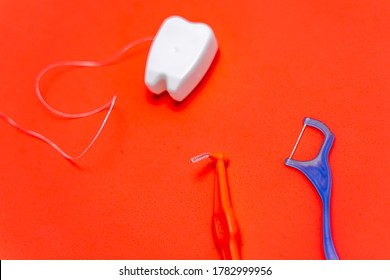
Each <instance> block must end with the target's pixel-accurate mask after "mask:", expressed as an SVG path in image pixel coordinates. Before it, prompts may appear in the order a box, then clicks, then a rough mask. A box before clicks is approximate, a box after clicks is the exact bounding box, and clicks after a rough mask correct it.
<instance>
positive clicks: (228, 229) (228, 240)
mask: <svg viewBox="0 0 390 280" xmlns="http://www.w3.org/2000/svg"><path fill="white" fill-rule="evenodd" d="M206 158H209V159H211V160H212V161H213V162H214V163H215V168H216V177H215V186H214V212H213V224H212V230H213V237H214V241H215V243H216V245H217V246H218V249H219V250H220V252H221V255H222V257H223V259H225V260H239V259H240V249H239V247H240V243H241V242H240V240H241V239H240V233H239V229H238V223H237V220H236V217H235V214H234V212H233V207H232V204H231V201H230V195H229V187H228V182H227V176H226V167H227V163H228V159H227V158H226V157H225V156H224V154H223V153H212V154H210V153H204V154H201V155H198V156H196V157H193V158H192V159H191V162H193V163H195V162H198V161H200V160H203V159H206Z"/></svg>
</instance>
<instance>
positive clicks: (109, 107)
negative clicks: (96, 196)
mask: <svg viewBox="0 0 390 280" xmlns="http://www.w3.org/2000/svg"><path fill="white" fill-rule="evenodd" d="M152 40H153V37H144V38H141V39H138V40H135V41H133V42H131V43H129V44H127V45H126V46H125V47H123V48H122V49H121V50H120V51H118V52H117V53H116V54H115V55H114V56H113V57H112V58H111V59H108V60H106V61H102V62H95V61H63V62H58V63H53V64H50V65H48V66H47V67H46V68H44V69H43V70H42V71H41V72H39V74H38V76H37V79H36V82H35V93H36V95H37V97H38V99H39V101H40V102H41V103H42V105H43V106H44V107H45V108H46V109H47V110H48V111H49V112H51V113H53V114H54V115H56V116H58V117H62V118H66V119H78V118H85V117H88V116H92V115H94V114H97V113H99V112H102V111H105V110H107V113H106V116H105V117H104V120H103V122H102V124H101V125H100V127H99V130H98V131H97V132H96V134H95V136H94V137H93V139H92V141H91V142H90V143H89V144H88V146H87V147H86V148H85V149H84V150H83V151H82V152H81V153H80V154H79V155H77V156H70V155H69V154H67V153H66V152H65V151H64V150H62V149H61V148H60V147H58V145H56V144H55V143H54V142H53V141H52V140H50V139H48V138H47V137H45V136H43V135H42V134H40V133H38V132H35V131H32V130H29V129H26V128H23V127H21V126H20V125H18V124H17V123H16V122H15V121H14V120H13V119H11V118H10V117H8V116H7V115H5V114H4V113H2V112H0V118H2V119H3V120H5V121H6V122H7V123H8V124H10V125H12V126H13V127H14V128H16V129H18V130H19V131H21V132H23V133H24V134H27V135H29V136H32V137H35V138H37V139H39V140H41V141H43V142H45V143H46V144H48V145H49V146H51V147H52V148H53V149H54V150H56V151H57V152H58V153H59V154H60V155H61V156H63V157H64V158H66V159H68V160H71V161H72V160H76V159H79V158H81V157H82V156H83V155H84V154H85V153H86V152H87V151H88V150H89V149H90V148H91V146H92V145H93V144H94V143H95V141H96V139H97V138H98V137H99V135H100V133H101V131H102V129H103V127H104V126H105V124H106V122H107V119H108V117H109V116H110V114H111V111H112V109H113V107H114V104H115V101H116V95H115V96H113V97H112V99H111V100H110V101H109V102H107V103H106V104H104V105H102V106H100V107H98V108H96V109H94V110H91V111H87V112H83V113H74V114H73V113H72V114H70V113H65V112H61V111H59V110H57V109H55V108H53V107H52V106H50V105H49V103H47V102H46V100H45V99H44V98H43V96H42V93H41V89H40V84H41V80H42V78H43V76H44V75H45V74H46V73H48V72H49V71H51V70H53V69H55V68H58V67H64V66H68V67H103V66H108V65H111V64H114V63H116V62H117V61H118V60H119V59H120V58H121V56H122V55H124V54H125V53H126V52H127V51H129V50H130V49H131V48H133V47H135V46H136V45H139V44H141V43H145V42H149V41H152Z"/></svg>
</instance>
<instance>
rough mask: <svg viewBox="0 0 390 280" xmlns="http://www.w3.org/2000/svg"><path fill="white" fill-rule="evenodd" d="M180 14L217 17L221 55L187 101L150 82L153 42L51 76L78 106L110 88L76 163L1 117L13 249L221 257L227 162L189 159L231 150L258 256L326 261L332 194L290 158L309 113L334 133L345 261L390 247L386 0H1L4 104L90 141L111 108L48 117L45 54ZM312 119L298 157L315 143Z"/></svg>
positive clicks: (335, 217) (4, 196)
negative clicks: (216, 208)
mask: <svg viewBox="0 0 390 280" xmlns="http://www.w3.org/2000/svg"><path fill="white" fill-rule="evenodd" d="M171 15H180V16H183V17H185V18H187V19H188V20H190V21H196V22H205V23H207V24H209V25H210V26H211V27H212V28H213V30H214V32H215V35H216V37H217V40H218V42H219V52H218V55H217V57H216V59H215V61H214V63H213V65H212V67H211V69H210V71H209V72H208V74H207V76H206V77H205V79H204V80H203V81H202V83H201V84H200V85H199V86H198V87H197V88H196V90H195V91H194V92H193V93H192V94H191V95H190V97H189V98H187V99H186V100H185V101H184V102H182V103H176V102H174V101H172V100H171V99H170V98H169V96H168V95H167V94H165V95H163V96H160V97H155V96H153V94H152V93H151V92H149V91H148V90H147V89H146V86H145V85H144V82H143V77H144V71H145V62H146V59H147V54H148V50H149V47H150V43H147V44H143V45H140V46H138V47H136V48H135V49H133V50H131V51H130V52H129V53H128V54H127V55H126V59H124V60H121V62H120V63H118V64H116V65H113V66H110V67H104V68H95V69H80V68H79V69H67V70H61V71H54V72H51V73H49V74H48V75H47V76H45V79H44V81H43V84H42V87H43V92H44V95H45V96H46V98H47V100H48V102H49V103H50V104H52V105H53V106H54V107H56V108H57V109H60V110H62V111H67V112H81V111H86V110H89V109H93V108H96V107H97V106H99V105H101V104H103V103H104V102H106V101H108V100H109V99H110V98H111V97H112V96H113V95H114V94H116V95H118V100H117V103H116V105H115V108H114V110H113V112H112V115H111V117H110V118H109V120H108V123H107V125H106V127H105V128H104V130H103V132H102V134H101V136H100V137H99V139H98V141H97V142H96V144H95V145H94V146H93V147H92V149H91V150H90V151H89V152H88V153H87V154H86V155H85V156H84V157H83V158H82V159H80V160H77V161H76V162H75V164H71V163H70V162H69V161H67V160H65V159H63V158H62V157H61V156H60V155H59V154H57V153H56V152H55V151H54V150H53V149H51V148H50V147H49V146H47V145H46V144H44V143H42V142H40V141H38V140H36V139H34V138H31V137H28V136H26V135H23V134H22V133H20V132H18V131H17V130H15V129H13V128H12V127H11V126H9V125H7V124H6V123H5V122H0V135H1V137H0V147H1V156H0V170H1V171H0V182H1V184H0V258H1V259H219V255H218V251H217V249H216V247H215V245H214V243H213V239H212V235H211V214H212V207H213V188H214V180H213V177H214V171H213V168H212V165H210V164H209V163H207V162H201V163H197V164H194V165H191V164H190V163H189V159H190V158H191V157H192V156H194V155H197V154H199V153H202V152H205V151H210V152H213V151H224V152H226V153H227V154H228V156H229V159H230V165H229V167H228V177H229V185H230V192H231V197H232V204H233V207H234V209H235V213H236V216H237V219H238V222H239V226H240V230H241V234H242V242H243V244H242V257H243V258H244V259H323V258H324V254H323V251H322V236H321V227H322V226H321V201H320V198H319V196H318V195H317V193H316V191H315V189H314V188H313V186H312V185H311V183H310V182H309V181H308V180H307V179H306V178H305V177H304V176H303V175H302V174H300V173H299V172H297V171H296V170H294V169H291V168H288V167H286V166H285V165H284V160H285V158H286V157H288V156H289V155H290V153H291V150H292V148H293V146H294V144H295V141H296V139H297V137H298V134H299V132H300V129H301V127H302V121H303V118H304V117H307V116H308V117H313V118H316V119H319V120H321V121H322V122H324V123H325V124H327V125H328V126H329V128H330V129H331V130H332V131H333V133H334V134H335V142H334V145H333V148H332V150H331V153H330V158H329V162H330V166H331V170H332V175H333V189H332V199H331V214H332V227H333V235H334V236H333V237H334V243H335V246H336V249H337V251H338V253H339V255H340V258H342V259H389V258H390V235H389V231H390V205H389V198H390V176H389V174H390V164H389V160H390V147H389V143H390V141H389V140H390V132H389V127H390V118H389V117H388V116H389V109H390V96H389V93H390V79H389V77H390V51H389V50H390V36H389V30H390V20H389V18H390V2H388V1H363V0H359V1H357V0H353V1H352V0H351V1H347V0H341V1H340V0H339V1H309V0H306V1H291V0H286V1H280V0H278V1H213V0H211V1H207V3H206V2H204V1H200V0H190V1H179V0H176V1H175V0H165V1H155V0H151V1H141V0H139V1H124V0H117V1H111V0H110V1H108V0H104V1H90V0H80V1H77V2H76V1H65V0H56V1H48V0H42V1H24V0H23V1H10V0H4V1H1V3H0V18H1V24H0V36H1V43H0V55H1V63H0V71H1V75H0V93H1V101H0V104H1V105H0V111H1V112H3V113H5V114H7V115H8V116H10V117H11V118H13V119H14V120H15V121H17V122H18V123H20V124H21V125H22V126H24V127H26V128H29V129H32V130H35V131H38V132H40V133H42V134H44V135H45V136H47V137H49V138H50V139H52V140H53V141H55V142H56V143H57V144H58V145H59V146H61V147H62V148H63V149H65V150H66V151H68V152H69V153H71V154H73V155H76V154H78V153H79V152H80V151H81V150H83V149H84V147H85V146H86V145H87V143H88V142H89V141H90V139H91V138H92V137H93V135H94V134H95V132H96V130H97V129H98V127H99V125H100V122H101V121H102V119H103V117H104V113H100V114H98V115H96V116H93V117H90V118H87V119H82V120H73V121H70V120H64V119H59V118H56V117H55V116H53V115H51V114H50V113H49V112H48V111H47V110H46V109H45V108H44V107H43V106H42V105H41V104H40V103H39V101H38V100H37V98H36V96H35V93H34V82H35V78H36V76H37V74H38V73H39V71H40V70H41V69H43V68H44V67H45V66H47V65H48V64H50V63H53V62H57V61H62V60H80V59H81V60H97V61H99V60H104V59H107V58H109V57H111V56H112V55H113V54H115V53H116V52H117V51H118V50H119V49H120V48H121V47H123V46H124V45H126V44H127V43H128V42H130V41H133V40H135V39H138V38H140V37H144V36H148V35H155V34H156V32H157V30H158V28H159V26H160V25H161V23H162V21H163V20H164V19H165V18H166V17H168V16H171ZM321 141H322V138H321V135H320V134H319V133H318V132H317V131H315V130H311V129H307V130H306V132H305V134H304V135H303V139H302V141H301V143H300V145H299V146H298V150H297V152H296V154H295V155H294V158H295V159H309V158H312V157H314V156H315V154H316V152H317V151H318V149H319V147H320V145H321Z"/></svg>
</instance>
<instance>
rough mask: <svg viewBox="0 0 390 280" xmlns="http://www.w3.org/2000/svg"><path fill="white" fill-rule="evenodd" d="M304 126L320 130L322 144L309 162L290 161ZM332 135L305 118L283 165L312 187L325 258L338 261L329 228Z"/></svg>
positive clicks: (320, 123) (314, 121) (312, 120)
mask: <svg viewBox="0 0 390 280" xmlns="http://www.w3.org/2000/svg"><path fill="white" fill-rule="evenodd" d="M306 126H311V127H314V128H316V129H318V130H320V131H321V132H322V133H323V134H324V136H325V139H324V142H323V143H322V146H321V149H320V151H319V153H318V155H317V156H316V157H315V158H314V159H312V160H309V161H298V160H294V159H291V157H292V156H293V154H294V152H295V149H296V148H297V145H298V142H299V140H300V139H301V137H302V134H303V131H304V130H305V128H306ZM333 139H334V135H333V133H332V132H331V131H330V129H329V128H328V127H327V126H326V125H325V124H323V123H322V122H320V121H318V120H315V119H311V118H305V119H304V125H303V128H302V131H301V133H300V135H299V137H298V140H297V142H296V144H295V146H294V149H293V151H292V153H291V155H290V157H289V158H288V159H286V161H285V164H286V165H287V166H290V167H293V168H296V169H298V170H299V171H301V172H302V173H303V174H304V175H305V176H306V177H307V178H308V179H309V180H310V182H311V183H312V184H313V185H314V187H315V188H316V190H317V192H318V194H319V195H320V197H321V201H322V214H323V218H322V223H323V246H324V252H325V257H326V259H328V260H338V259H339V257H338V255H337V252H336V249H335V248H334V245H333V240H332V231H331V226H330V193H331V188H332V174H331V172H330V168H329V162H328V157H329V151H330V149H331V147H332V144H333Z"/></svg>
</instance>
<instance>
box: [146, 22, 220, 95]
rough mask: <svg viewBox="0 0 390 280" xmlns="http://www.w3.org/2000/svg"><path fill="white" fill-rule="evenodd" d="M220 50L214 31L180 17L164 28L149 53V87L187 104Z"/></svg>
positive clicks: (147, 69)
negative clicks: (186, 100)
mask: <svg viewBox="0 0 390 280" xmlns="http://www.w3.org/2000/svg"><path fill="white" fill-rule="evenodd" d="M217 50H218V43H217V40H216V38H215V36H214V32H213V30H212V29H211V28H210V27H209V26H208V25H206V24H204V23H191V22H189V21H187V20H185V19H183V18H181V17H179V16H172V17H169V18H167V19H166V20H165V21H164V22H163V24H162V25H161V27H160V29H159V31H158V33H157V35H156V37H155V39H154V41H153V43H152V46H151V48H150V51H149V55H148V59H147V63H146V70H145V84H146V86H147V87H148V88H149V90H150V91H152V92H153V93H155V94H161V93H163V92H164V91H168V93H169V95H170V96H171V97H172V98H173V99H174V100H176V101H182V100H184V99H185V98H186V97H187V96H188V95H189V94H190V93H191V92H192V91H193V89H194V88H195V87H196V85H197V84H198V83H199V82H200V81H201V80H202V78H203V76H204V75H205V74H206V72H207V70H208V68H209V67H210V65H211V63H212V61H213V59H214V57H215V54H216V53H217Z"/></svg>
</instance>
